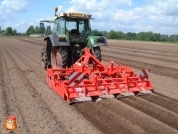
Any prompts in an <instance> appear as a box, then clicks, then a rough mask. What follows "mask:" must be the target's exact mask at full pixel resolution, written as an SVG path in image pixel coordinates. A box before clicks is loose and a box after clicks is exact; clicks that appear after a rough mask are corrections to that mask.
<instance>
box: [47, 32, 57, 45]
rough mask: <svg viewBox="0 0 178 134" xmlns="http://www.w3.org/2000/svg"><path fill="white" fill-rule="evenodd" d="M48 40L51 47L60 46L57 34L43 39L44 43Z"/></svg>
mask: <svg viewBox="0 0 178 134" xmlns="http://www.w3.org/2000/svg"><path fill="white" fill-rule="evenodd" d="M48 40H50V41H51V45H52V46H60V42H59V37H58V36H57V34H50V35H49V36H47V37H45V38H44V41H48Z"/></svg>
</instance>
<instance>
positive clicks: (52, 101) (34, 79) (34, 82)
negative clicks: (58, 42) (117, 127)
mask: <svg viewBox="0 0 178 134" xmlns="http://www.w3.org/2000/svg"><path fill="white" fill-rule="evenodd" d="M7 42H8V41H7ZM9 43H10V41H9ZM7 46H8V47H10V48H11V50H10V52H11V57H13V58H14V59H15V62H16V64H17V65H18V70H20V71H21V72H22V74H21V75H23V77H24V78H23V80H26V81H28V83H29V84H28V85H30V87H31V94H29V95H28V98H31V96H33V97H34V98H37V99H39V100H35V102H36V105H35V104H34V105H33V107H36V106H37V105H38V106H39V107H40V109H41V108H42V109H43V110H42V111H41V110H39V111H38V112H36V114H34V116H35V115H39V114H42V115H43V114H47V115H46V116H44V117H45V118H47V119H44V118H43V116H42V117H41V116H38V117H36V118H37V120H38V121H41V122H42V123H45V122H46V120H48V123H47V124H46V125H50V126H46V127H45V128H46V129H47V130H45V132H46V133H57V134H58V133H68V132H69V133H100V132H99V131H97V130H96V129H94V128H93V126H91V125H90V124H89V123H88V122H87V121H86V120H84V119H83V118H82V116H80V115H78V114H77V112H76V111H74V110H73V109H72V108H71V107H69V105H68V104H67V103H65V102H64V101H63V100H61V99H60V97H59V96H58V95H56V94H53V92H52V90H50V89H49V88H48V86H46V85H47V84H46V82H44V80H45V72H44V70H43V71H42V70H40V69H39V66H40V64H37V62H34V59H35V58H34V59H33V58H32V57H33V56H34V55H33V56H32V57H31V56H29V55H31V51H30V50H29V48H22V47H18V46H19V44H13V45H10V44H7ZM21 51H22V52H21ZM24 52H26V55H24V54H23V53H24ZM27 55H28V56H27ZM36 55H37V56H38V54H37V53H36ZM34 57H36V56H34ZM39 78H40V79H39ZM40 105H42V106H40ZM33 107H32V109H31V110H30V111H32V110H34V109H33ZM66 109H67V110H66ZM41 112H42V113H41ZM76 114H77V115H76ZM49 118H50V119H49ZM54 121H55V123H54ZM42 123H41V124H42ZM53 123H54V124H53ZM35 124H38V122H36V123H35ZM31 125H32V124H31ZM31 125H30V126H31ZM37 127H38V126H37V125H36V127H34V128H33V130H34V132H37V131H38V130H40V131H42V130H43V129H42V128H37ZM66 130H67V131H68V132H66Z"/></svg>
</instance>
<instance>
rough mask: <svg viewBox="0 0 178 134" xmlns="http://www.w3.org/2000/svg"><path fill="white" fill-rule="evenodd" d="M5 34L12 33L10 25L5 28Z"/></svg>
mask: <svg viewBox="0 0 178 134" xmlns="http://www.w3.org/2000/svg"><path fill="white" fill-rule="evenodd" d="M6 35H12V28H11V27H7V28H6Z"/></svg>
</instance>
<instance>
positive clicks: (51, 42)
mask: <svg viewBox="0 0 178 134" xmlns="http://www.w3.org/2000/svg"><path fill="white" fill-rule="evenodd" d="M57 11H58V8H56V9H55V19H54V20H42V21H40V28H41V29H44V22H47V23H53V24H54V26H53V29H52V34H50V35H48V36H46V37H45V38H44V40H45V41H47V44H46V46H45V47H44V48H43V49H42V53H41V57H42V66H43V68H47V67H48V68H49V67H51V68H66V67H71V66H72V65H73V64H74V63H75V62H76V61H77V60H78V59H79V58H80V57H81V56H82V54H83V50H84V48H85V47H87V48H89V49H90V52H91V53H92V54H93V55H94V56H95V57H96V58H97V59H98V60H99V61H101V50H100V46H107V45H108V43H107V40H106V38H105V36H103V35H97V36H93V35H92V33H91V26H90V19H92V18H91V15H90V14H84V13H76V12H68V13H60V14H56V12H57Z"/></svg>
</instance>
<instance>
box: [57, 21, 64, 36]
mask: <svg viewBox="0 0 178 134" xmlns="http://www.w3.org/2000/svg"><path fill="white" fill-rule="evenodd" d="M58 31H59V34H65V19H64V18H60V19H59V25H58Z"/></svg>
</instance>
